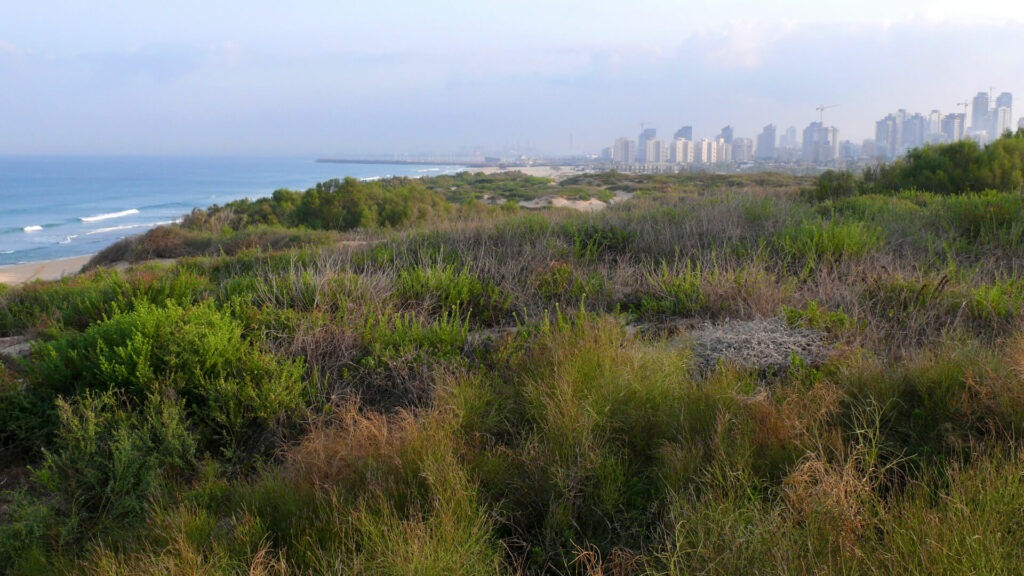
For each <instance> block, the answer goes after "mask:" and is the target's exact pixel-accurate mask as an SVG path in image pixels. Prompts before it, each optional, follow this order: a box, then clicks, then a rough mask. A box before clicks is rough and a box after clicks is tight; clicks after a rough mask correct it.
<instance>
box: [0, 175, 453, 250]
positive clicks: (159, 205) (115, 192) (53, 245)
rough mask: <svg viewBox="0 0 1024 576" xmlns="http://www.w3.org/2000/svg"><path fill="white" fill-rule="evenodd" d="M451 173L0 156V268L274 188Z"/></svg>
mask: <svg viewBox="0 0 1024 576" xmlns="http://www.w3.org/2000/svg"><path fill="white" fill-rule="evenodd" d="M459 170H461V168H459V167H455V166H412V165H387V164H326V163H317V162H315V161H314V160H313V159H312V158H184V157H174V158H146V157H118V158H95V157H89V158H73V157H0V265H5V264H19V263H24V262H36V261H40V260H53V259H57V258H69V257H72V256H84V255H86V254H93V253H95V252H99V251H100V250H102V249H103V248H105V247H107V246H109V245H110V244H113V243H114V242H116V241H118V240H120V239H121V238H124V237H126V236H131V235H134V234H140V233H142V232H145V231H146V230H148V229H150V228H153V227H154V226H158V225H160V224H166V223H170V222H175V221H177V220H179V219H180V218H181V217H182V216H183V215H184V214H187V213H189V212H191V211H192V209H193V208H205V207H207V206H210V205H212V204H224V203H226V202H230V201H232V200H238V199H240V198H259V197H263V196H269V195H270V194H271V193H273V191H274V190H277V189H278V188H290V189H293V190H305V189H307V188H309V187H311V186H313V185H314V184H316V183H317V182H322V181H324V180H329V179H331V178H344V177H346V176H352V177H354V178H359V179H363V180H370V179H376V178H381V177H387V176H434V175H439V174H450V173H455V172H458V171H459Z"/></svg>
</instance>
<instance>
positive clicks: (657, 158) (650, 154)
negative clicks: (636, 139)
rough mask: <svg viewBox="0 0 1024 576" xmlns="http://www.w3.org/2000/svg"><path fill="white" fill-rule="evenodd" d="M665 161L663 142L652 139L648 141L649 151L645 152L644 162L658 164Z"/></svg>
mask: <svg viewBox="0 0 1024 576" xmlns="http://www.w3.org/2000/svg"><path fill="white" fill-rule="evenodd" d="M664 161H665V159H664V158H662V157H661V140H659V139H657V138H651V139H650V140H648V141H647V150H646V151H645V152H644V162H647V163H649V164H657V163H659V162H664Z"/></svg>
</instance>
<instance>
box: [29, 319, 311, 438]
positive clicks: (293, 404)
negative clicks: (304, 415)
mask: <svg viewBox="0 0 1024 576" xmlns="http://www.w3.org/2000/svg"><path fill="white" fill-rule="evenodd" d="M34 359H35V365H34V367H33V378H32V380H33V385H34V386H36V387H38V388H39V389H40V390H46V391H49V393H50V394H52V395H53V396H56V395H64V396H69V395H75V394H78V393H82V392H85V391H87V390H98V391H105V390H118V389H120V390H123V391H124V392H125V393H126V394H127V398H129V399H130V400H131V401H133V402H136V403H141V402H142V401H143V399H145V398H147V397H148V396H150V395H152V394H164V393H173V394H176V395H177V396H178V397H180V398H181V399H182V400H183V401H184V402H185V411H186V414H187V416H188V418H189V419H190V420H191V421H192V422H193V423H194V424H197V425H200V426H201V429H202V433H201V434H200V439H201V446H203V447H205V448H208V449H214V448H220V449H225V450H229V451H236V450H243V451H248V450H257V451H262V450H264V449H266V448H267V446H266V442H267V440H269V436H268V435H273V433H274V431H275V429H276V428H277V426H278V423H279V422H280V420H281V419H282V418H283V417H286V416H289V415H295V414H296V412H297V410H299V408H300V407H301V406H302V404H303V399H304V395H305V390H304V385H303V382H302V379H301V375H302V365H301V364H300V363H298V362H285V361H282V360H281V359H279V358H277V357H275V356H273V355H270V354H267V353H264V352H261V351H259V350H258V349H257V348H256V347H254V346H253V345H252V344H250V343H249V342H247V341H246V339H245V338H244V337H243V327H242V325H241V324H240V323H239V322H237V321H236V320H233V319H232V318H230V317H229V316H228V315H227V314H225V313H223V312H220V311H218V310H217V309H216V308H215V307H214V306H213V304H212V303H210V302H205V303H203V304H202V305H200V306H197V307H195V308H181V307H179V306H177V305H176V304H173V303H171V304H168V305H167V306H164V307H158V306H154V305H151V304H147V303H140V304H139V306H138V307H137V308H136V309H135V310H134V311H133V312H131V313H128V314H122V315H118V316H115V317H113V318H110V319H109V320H105V321H103V322H99V323H96V324H94V325H92V326H90V327H89V328H88V329H87V330H86V331H85V332H84V333H81V334H79V333H68V334H65V335H64V336H63V337H61V338H59V339H57V340H55V341H52V342H47V343H45V344H42V345H40V346H39V347H38V348H37V349H36V351H35V354H34Z"/></svg>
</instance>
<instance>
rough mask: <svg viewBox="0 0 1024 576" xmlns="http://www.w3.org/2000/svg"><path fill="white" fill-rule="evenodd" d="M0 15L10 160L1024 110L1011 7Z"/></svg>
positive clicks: (850, 135) (78, 5) (433, 8)
mask: <svg viewBox="0 0 1024 576" xmlns="http://www.w3.org/2000/svg"><path fill="white" fill-rule="evenodd" d="M5 4H6V5H5V6H4V7H2V8H0V154H8V155H20V154H54V155H63V154H69V155H112V154H117V155H288V156H316V157H320V156H334V155H360V154H415V153H436V154H465V153H469V152H477V151H479V152H484V153H498V152H504V151H512V150H517V151H518V150H526V149H530V150H534V151H536V152H538V153H544V154H570V153H573V154H580V153H597V152H599V151H600V149H601V148H603V147H605V146H608V145H610V144H611V142H612V141H613V140H614V139H615V138H617V137H619V136H630V137H633V138H635V137H636V134H637V133H638V132H639V131H640V124H641V122H643V123H645V124H646V125H647V126H653V127H655V128H657V129H658V131H659V135H660V136H663V137H671V135H672V134H673V133H674V132H675V130H676V129H678V128H679V127H681V126H683V125H692V126H693V127H694V133H695V136H696V137H698V138H699V137H702V136H707V137H713V136H714V135H716V134H717V133H718V131H719V130H720V128H721V127H722V126H725V125H726V124H729V125H732V126H733V127H734V128H735V133H736V135H737V136H746V137H754V136H756V134H757V133H758V132H760V130H761V128H762V127H763V126H764V125H766V124H769V123H774V124H775V125H776V126H778V127H779V129H780V131H782V130H784V129H785V128H786V127H788V126H790V125H794V126H797V128H798V129H802V128H803V127H804V126H806V125H807V124H808V123H809V122H811V121H815V120H817V119H818V112H817V111H816V110H815V108H816V107H817V106H819V105H822V104H825V105H833V104H837V105H838V106H837V107H835V108H831V109H829V110H827V111H826V112H825V122H826V124H830V125H835V126H837V127H838V128H839V131H840V138H841V139H851V140H854V141H858V142H859V141H860V140H862V139H864V138H869V137H872V136H873V133H874V122H875V120H877V119H879V118H881V117H883V116H885V115H886V114H888V113H889V112H893V111H895V110H897V109H899V108H905V109H907V110H909V111H911V112H915V111H920V112H922V113H928V112H929V111H931V110H933V109H938V110H940V111H942V112H943V113H949V112H957V111H959V110H960V108H959V107H958V106H957V104H958V103H959V102H962V101H965V100H969V99H970V98H971V97H973V96H974V95H975V94H976V93H977V92H979V91H989V90H993V91H994V93H995V94H999V93H1001V92H1004V91H1006V92H1013V93H1014V94H1015V95H1016V96H1017V98H1018V99H1020V98H1024V40H1022V38H1024V8H1022V7H1020V6H1019V4H1017V3H1016V2H1007V1H1003V0H995V1H989V2H984V3H981V2H978V3H973V4H972V3H969V2H963V1H949V0H931V1H927V2H923V1H916V0H900V1H899V2H895V1H893V0H887V1H880V0H861V1H858V2H840V1H827V2H826V1H825V0H819V1H817V2H810V1H803V0H793V1H776V2H772V1H770V0H732V1H730V2H722V1H717V2H707V1H684V0H676V1H668V0H631V1H630V2H624V1H621V0H620V1H619V2H607V1H605V0H589V1H577V0H566V1H559V0H518V1H516V2H500V3H499V2H486V1H481V0H476V1H466V0H435V1H432V2H422V1H419V2H413V1H398V0H375V1H373V2H365V1H362V2H353V1H351V0H346V1H344V2H337V1H335V2H328V1H304V0H293V1H292V2H288V3H284V2H279V1H277V2H269V1H263V0H247V1H245V2H242V1H236V0H219V1H217V2H209V1H203V2H200V1H193V0H176V1H173V2H166V1H163V0H149V1H147V2H138V1H137V0H132V1H126V0H87V1H83V0H61V1H59V2H58V1H52V0H33V1H31V2H8V3H5ZM1020 111H1024V104H1021V105H1018V106H1015V110H1014V121H1015V122H1016V119H1017V118H1018V117H1019V116H1020Z"/></svg>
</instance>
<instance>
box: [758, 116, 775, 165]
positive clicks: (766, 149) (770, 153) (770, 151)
mask: <svg viewBox="0 0 1024 576" xmlns="http://www.w3.org/2000/svg"><path fill="white" fill-rule="evenodd" d="M754 156H755V158H757V159H758V160H774V159H775V125H774V124H769V125H767V126H765V127H764V130H761V133H760V134H758V136H757V149H756V150H755V151H754Z"/></svg>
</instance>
